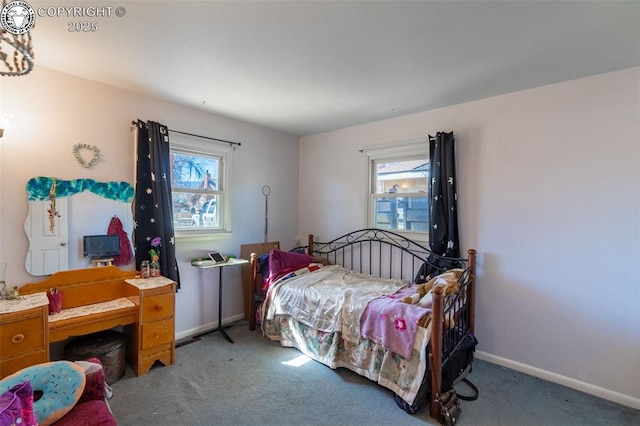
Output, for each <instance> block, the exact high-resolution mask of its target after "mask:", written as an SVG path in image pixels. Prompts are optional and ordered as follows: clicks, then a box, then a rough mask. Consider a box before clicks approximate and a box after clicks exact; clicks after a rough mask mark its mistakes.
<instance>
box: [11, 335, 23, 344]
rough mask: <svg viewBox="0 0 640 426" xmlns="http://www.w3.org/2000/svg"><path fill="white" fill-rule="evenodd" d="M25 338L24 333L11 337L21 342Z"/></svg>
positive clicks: (12, 339) (14, 340)
mask: <svg viewBox="0 0 640 426" xmlns="http://www.w3.org/2000/svg"><path fill="white" fill-rule="evenodd" d="M23 340H24V334H16V335H15V336H13V337H12V338H11V341H12V342H13V343H20V342H22V341H23Z"/></svg>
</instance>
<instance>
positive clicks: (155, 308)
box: [153, 305, 162, 311]
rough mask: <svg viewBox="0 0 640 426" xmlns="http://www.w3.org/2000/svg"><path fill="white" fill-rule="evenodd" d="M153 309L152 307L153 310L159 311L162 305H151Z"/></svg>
mask: <svg viewBox="0 0 640 426" xmlns="http://www.w3.org/2000/svg"><path fill="white" fill-rule="evenodd" d="M153 309H154V310H156V311H161V310H162V306H160V305H155V306H154V307H153Z"/></svg>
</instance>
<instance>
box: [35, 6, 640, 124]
mask: <svg viewBox="0 0 640 426" xmlns="http://www.w3.org/2000/svg"><path fill="white" fill-rule="evenodd" d="M29 3H30V4H31V5H32V6H33V8H34V9H36V10H38V9H37V8H38V7H40V6H44V7H49V8H50V7H57V6H60V5H72V6H98V5H99V6H112V9H111V16H109V17H100V18H92V17H84V18H82V17H75V18H74V17H67V15H66V14H65V13H61V14H57V13H49V14H50V15H54V16H40V14H36V26H35V28H34V29H33V30H32V35H33V44H34V49H35V52H36V58H35V59H36V67H38V66H42V67H47V68H51V69H55V70H59V71H62V72H65V73H69V74H73V75H76V76H80V77H84V78H87V79H91V80H95V81H98V82H103V83H107V84H110V85H114V86H118V87H121V88H125V89H128V90H132V91H135V92H139V93H142V94H146V95H151V96H154V97H156V98H160V99H165V100H170V101H172V102H176V103H179V104H183V105H188V106H192V107H195V108H199V109H202V110H206V111H210V112H212V113H216V114H219V115H222V116H226V117H231V118H234V119H237V120H242V121H246V122H250V123H255V124H257V125H261V126H265V127H269V128H273V129H277V130H281V131H284V132H287V133H290V134H293V135H298V136H303V135H309V134H315V133H321V132H325V131H330V130H335V129H339V128H344V127H348V126H352V125H357V124H362V123H368V122H372V121H376V120H381V119H385V118H390V117H394V116H399V115H405V114H408V113H412V112H418V111H425V110H429V109H433V108H439V107H443V106H447V105H453V104H457V103H461V102H466V101H471V100H476V99H481V98H485V97H488V96H494V95H499V94H503V93H508V92H513V91H517V90H522V89H528V88H533V87H538V86H541V85H546V84H551V83H555V82H560V81H564V80H570V79H574V78H580V77H585V76H589V75H593V74H598V73H602V72H608V71H613V70H618V69H623V68H628V67H632V66H638V65H640V2H636V1H630V2H616V1H600V2H593V1H590V2H583V1H570V2H559V1H556V2H549V1H545V2H542V1H531V2H529V1H515V0H514V1H498V2H487V1H413V2H401V1H376V2H365V1H352V2H346V1H333V2H330V1H296V2H284V1H282V2H281V1H279V2H272V1H259V2H249V1H228V2H220V1H200V2H196V1H153V0H147V1H118V2H112V1H111V0H106V1H103V2H95V1H93V2H90V1H69V2H60V1H54V0H50V1H46V2H40V1H31V2H29ZM117 6H122V7H124V9H125V14H124V16H122V17H117V16H116V13H115V8H116V7H117ZM45 10H48V11H49V12H52V11H53V10H52V9H45ZM78 21H80V22H82V21H95V22H96V23H97V31H95V32H79V33H78V32H69V28H70V26H71V24H70V22H78ZM635 89H636V90H637V88H635ZM149 118H150V119H152V117H149Z"/></svg>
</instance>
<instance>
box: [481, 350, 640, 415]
mask: <svg viewBox="0 0 640 426" xmlns="http://www.w3.org/2000/svg"><path fill="white" fill-rule="evenodd" d="M474 356H475V357H476V358H478V359H481V360H483V361H487V362H490V363H492V364H497V365H500V366H502V367H506V368H510V369H512V370H516V371H519V372H521V373H525V374H528V375H530V376H534V377H538V378H540V379H543V380H547V381H549V382H553V383H557V384H559V385H562V386H566V387H568V388H571V389H576V390H579V391H581V392H584V393H588V394H589V395H593V396H597V397H598V398H602V399H606V400H607V401H611V402H616V403H618V404H622V405H626V406H627V407H631V408H635V409H636V410H640V399H638V398H634V397H632V396H629V395H624V394H621V393H619V392H615V391H612V390H609V389H604V388H601V387H598V386H594V385H591V384H589V383H585V382H581V381H580V380H575V379H572V378H570V377H566V376H562V375H560V374H556V373H552V372H550V371H546V370H542V369H541V368H537V367H532V366H530V365H527V364H522V363H520V362H517V361H512V360H510V359H507V358H502V357H499V356H496V355H492V354H490V353H487V352H482V351H476V353H475V355H474Z"/></svg>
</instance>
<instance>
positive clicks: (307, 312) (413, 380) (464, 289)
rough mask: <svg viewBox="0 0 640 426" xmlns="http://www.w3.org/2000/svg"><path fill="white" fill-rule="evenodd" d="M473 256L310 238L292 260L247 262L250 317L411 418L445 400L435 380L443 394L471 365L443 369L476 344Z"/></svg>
mask: <svg viewBox="0 0 640 426" xmlns="http://www.w3.org/2000/svg"><path fill="white" fill-rule="evenodd" d="M301 249H303V250H304V252H305V253H304V254H303V253H300V251H301ZM475 255H476V252H475V250H469V251H468V257H467V258H445V257H442V256H439V255H436V254H435V253H432V252H431V251H430V250H429V249H428V248H426V247H425V246H423V245H421V244H419V243H417V242H415V241H412V240H410V239H407V238H405V237H403V236H402V235H400V234H397V233H395V232H391V231H386V230H380V229H361V230H358V231H354V232H350V233H348V234H346V235H343V236H341V237H339V238H336V239H334V240H331V241H329V242H317V241H315V240H314V236H313V235H309V241H308V245H307V246H305V247H303V248H297V249H295V250H293V252H292V253H291V254H287V253H285V252H281V251H279V250H272V251H271V252H270V253H269V254H268V255H262V256H257V255H255V254H252V256H251V283H250V291H251V292H252V294H253V293H254V292H256V291H259V290H260V289H261V288H262V289H263V290H264V291H265V293H264V298H263V299H264V300H263V301H262V303H260V304H259V305H258V304H257V303H258V302H259V301H260V300H261V299H260V300H258V302H256V303H253V302H254V301H255V300H257V299H253V300H252V303H251V309H257V310H258V318H259V321H260V322H261V325H260V327H261V331H262V333H263V335H264V336H265V337H267V338H269V339H271V340H274V341H278V342H280V344H281V345H282V346H286V347H294V348H297V349H298V350H300V351H301V352H302V353H304V354H305V355H307V356H309V357H310V358H312V359H314V360H316V361H318V362H321V363H323V364H325V365H327V366H329V367H330V368H333V369H335V368H347V369H349V370H351V371H354V372H356V373H357V374H360V375H362V376H364V377H367V378H368V379H370V380H372V381H374V382H376V383H378V384H380V385H381V386H383V387H385V388H387V389H390V390H391V391H393V392H394V393H395V399H396V402H397V403H398V405H399V406H400V407H401V408H403V409H405V410H406V411H407V412H410V413H414V412H416V411H417V410H418V409H420V408H421V406H423V405H426V404H428V403H430V401H433V400H434V398H435V396H436V394H439V393H441V392H442V391H443V390H447V389H442V382H443V377H445V379H446V380H445V382H446V383H447V386H449V387H450V386H453V384H454V383H455V382H456V381H457V380H459V379H460V378H461V377H462V376H463V375H464V374H466V372H468V371H469V367H470V362H471V360H472V358H469V359H468V361H467V362H465V364H466V365H464V366H463V367H465V368H464V371H463V370H461V369H460V367H459V366H458V365H453V364H454V363H453V362H451V361H452V360H453V358H454V357H455V355H456V354H457V353H459V352H460V351H461V350H462V347H463V346H468V345H466V343H465V342H468V341H469V340H470V339H472V340H473V341H475V337H474V336H473V332H474V313H475V309H474V302H475V300H474V299H475V267H476V261H475ZM301 256H302V257H301ZM265 262H267V264H268V265H269V266H268V270H267V268H266V267H265ZM261 272H262V273H261ZM443 277H446V279H444V278H443ZM427 290H428V291H427ZM425 292H426V294H425ZM254 327H255V324H253V322H252V321H251V322H250V327H249V328H250V329H253V328H254ZM474 347H475V345H474ZM472 350H473V349H471V357H472ZM452 368H453V370H452ZM430 415H431V416H432V417H435V416H436V411H435V406H434V404H430Z"/></svg>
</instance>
